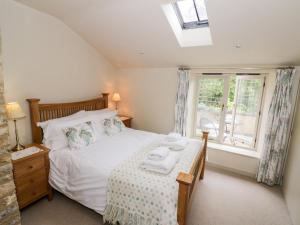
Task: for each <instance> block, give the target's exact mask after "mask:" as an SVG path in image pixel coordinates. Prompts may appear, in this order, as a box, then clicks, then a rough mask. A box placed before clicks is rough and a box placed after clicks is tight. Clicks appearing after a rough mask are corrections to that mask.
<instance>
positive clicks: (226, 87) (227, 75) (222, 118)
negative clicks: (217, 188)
mask: <svg viewBox="0 0 300 225" xmlns="http://www.w3.org/2000/svg"><path fill="white" fill-rule="evenodd" d="M232 75H234V76H244V77H245V78H248V79H257V77H260V78H261V79H262V81H263V85H262V90H261V94H260V97H259V102H260V105H259V107H258V109H257V112H256V115H257V118H256V124H255V136H254V137H253V139H254V147H253V148H252V147H243V146H235V145H231V144H227V143H224V142H222V141H221V140H222V139H223V138H224V128H225V117H226V113H227V110H228V106H227V99H228V93H229V82H228V80H229V79H230V76H232ZM203 77H209V78H220V77H222V78H223V79H224V88H223V90H224V93H223V97H222V103H221V104H222V105H223V110H222V111H221V112H220V124H219V135H218V137H217V138H215V139H209V140H208V141H209V142H212V143H216V144H220V145H225V146H229V147H233V148H240V149H245V150H250V151H254V152H257V147H258V145H257V143H258V142H257V140H258V136H259V134H260V131H261V120H262V111H263V108H264V104H265V102H264V98H265V91H266V88H265V87H266V74H265V73H258V74H242V73H211V74H210V73H201V74H200V75H198V76H197V78H196V84H197V85H196V91H195V95H196V96H195V98H193V99H194V101H195V102H193V105H194V106H193V108H194V110H193V117H192V129H193V130H192V133H191V134H192V135H193V136H194V137H197V138H200V137H201V136H202V135H201V134H197V131H196V129H197V124H196V121H197V102H198V96H199V94H200V88H199V82H200V79H201V78H203ZM232 121H234V120H232ZM220 131H223V132H220Z"/></svg>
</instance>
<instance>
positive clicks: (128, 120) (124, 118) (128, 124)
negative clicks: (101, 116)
mask: <svg viewBox="0 0 300 225" xmlns="http://www.w3.org/2000/svg"><path fill="white" fill-rule="evenodd" d="M119 118H120V119H121V120H122V122H123V123H124V125H125V126H126V127H129V128H131V120H132V117H129V116H119Z"/></svg>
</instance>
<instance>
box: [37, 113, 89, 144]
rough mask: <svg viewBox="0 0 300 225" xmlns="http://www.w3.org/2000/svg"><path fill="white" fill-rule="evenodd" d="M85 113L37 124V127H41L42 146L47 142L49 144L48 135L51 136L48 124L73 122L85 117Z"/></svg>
mask: <svg viewBox="0 0 300 225" xmlns="http://www.w3.org/2000/svg"><path fill="white" fill-rule="evenodd" d="M84 112H85V111H84V110H81V111H79V112H77V113H74V114H72V115H69V116H65V117H61V118H57V119H53V120H47V121H44V122H38V123H37V126H39V127H41V128H42V129H43V144H46V143H47V142H49V140H47V139H48V137H49V135H51V132H52V130H51V126H49V124H53V123H58V124H59V123H64V122H67V121H70V120H74V119H79V118H82V117H84V116H85V113H84Z"/></svg>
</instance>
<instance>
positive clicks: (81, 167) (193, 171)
mask: <svg viewBox="0 0 300 225" xmlns="http://www.w3.org/2000/svg"><path fill="white" fill-rule="evenodd" d="M27 101H28V103H29V108H30V116H31V127H32V137H33V141H34V142H35V143H42V139H43V132H42V129H41V128H40V127H39V126H37V124H38V123H39V122H42V121H47V120H51V119H56V118H61V117H65V116H69V115H72V114H74V113H76V112H79V111H80V110H86V111H93V110H100V109H105V108H107V107H108V94H107V93H103V94H102V97H99V98H96V99H92V100H87V101H81V102H72V103H58V104H56V103H51V104H41V103H40V100H39V99H27ZM159 138H161V135H159V134H155V133H151V132H145V131H138V130H134V129H129V128H128V129H126V130H125V131H124V132H122V133H120V134H118V135H115V136H113V137H107V138H105V137H104V138H103V139H102V141H101V143H97V144H92V145H91V146H89V147H88V148H87V150H86V151H85V152H84V153H83V152H82V151H78V152H76V153H74V152H72V153H71V152H70V151H68V149H62V150H61V151H50V154H49V157H50V176H49V183H50V184H51V186H52V187H54V188H55V189H56V190H58V191H59V192H61V193H63V194H65V195H66V196H67V197H69V198H71V199H73V200H75V201H77V202H79V203H81V204H83V205H85V206H87V207H89V208H91V209H93V210H95V211H96V212H98V213H100V214H103V213H104V210H105V208H106V207H107V205H106V202H107V193H108V192H109V191H110V190H109V188H108V185H107V183H108V179H109V178H110V174H111V173H112V171H113V170H114V168H116V167H117V166H118V165H119V164H122V162H123V161H125V159H128V158H132V156H133V155H138V154H137V153H138V152H139V151H140V150H139V149H141V148H143V147H144V146H148V144H151V143H153V142H154V141H155V140H158V139H159ZM207 139H208V133H207V132H203V136H202V140H201V141H199V140H190V142H189V143H190V144H189V147H188V150H187V151H185V152H189V157H191V156H192V158H190V160H189V161H186V162H189V165H188V167H187V168H188V169H185V171H180V169H177V170H175V169H174V171H173V172H172V173H173V174H172V177H174V181H173V182H174V183H176V182H177V187H176V195H177V196H176V205H177V206H176V210H177V217H176V220H177V222H178V224H179V225H185V224H186V217H187V213H188V207H189V205H190V204H191V202H192V199H193V189H194V188H195V186H196V185H197V183H198V182H197V181H198V180H199V179H203V178H204V171H205V158H206V149H207ZM103 156H105V157H103ZM181 157H182V158H184V155H183V156H181ZM138 176H140V174H138ZM141 176H143V174H142V175H141ZM149 177H150V176H149ZM149 177H148V178H149ZM151 179H153V181H154V180H157V182H161V181H160V180H159V179H164V178H163V177H162V176H159V175H153V174H152V175H151ZM175 179H176V181H175ZM128 180H130V179H128ZM151 183H152V182H151ZM153 183H154V182H153ZM155 188H156V189H157V186H154V189H155ZM177 188H178V189H177ZM154 191H156V192H157V191H158V190H154ZM142 192H143V191H142ZM144 194H146V193H144ZM162 194H163V193H162ZM161 199H162V200H164V197H161ZM149 204H150V203H149ZM151 204H152V202H151ZM154 204H158V203H155V202H154ZM144 205H145V203H144ZM157 206H159V205H157ZM157 208H159V207H157ZM175 214H176V212H175ZM175 216H176V215H175Z"/></svg>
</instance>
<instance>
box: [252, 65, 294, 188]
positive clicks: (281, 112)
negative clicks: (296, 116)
mask: <svg viewBox="0 0 300 225" xmlns="http://www.w3.org/2000/svg"><path fill="white" fill-rule="evenodd" d="M294 76H295V69H290V68H289V69H279V70H278V71H277V74H276V85H275V90H274V94H273V97H272V100H271V105H270V108H269V113H268V123H267V129H266V134H265V139H264V150H263V154H262V158H261V160H260V163H259V168H258V173H257V181H258V182H262V183H265V184H268V185H271V186H272V185H276V184H282V178H283V172H284V165H285V160H286V157H287V152H288V142H289V137H290V122H291V120H292V109H293V102H292V87H293V78H294Z"/></svg>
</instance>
